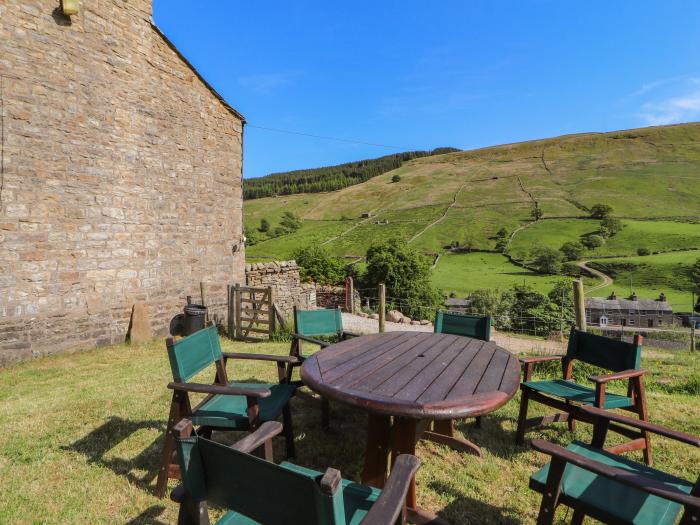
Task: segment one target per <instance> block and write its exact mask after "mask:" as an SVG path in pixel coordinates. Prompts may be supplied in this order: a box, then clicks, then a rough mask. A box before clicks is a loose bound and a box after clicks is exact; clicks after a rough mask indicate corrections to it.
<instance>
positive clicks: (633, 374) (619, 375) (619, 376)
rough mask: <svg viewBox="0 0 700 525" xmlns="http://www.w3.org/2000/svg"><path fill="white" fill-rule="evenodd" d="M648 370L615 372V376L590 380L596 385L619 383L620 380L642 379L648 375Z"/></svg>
mask: <svg viewBox="0 0 700 525" xmlns="http://www.w3.org/2000/svg"><path fill="white" fill-rule="evenodd" d="M646 373H647V371H646V370H635V369H632V370H623V371H622V372H615V373H614V374H606V375H602V376H590V377H589V378H588V379H589V380H590V381H593V382H594V383H598V384H600V383H607V382H608V381H617V380H619V379H632V378H633V377H640V376H643V375H644V374H646Z"/></svg>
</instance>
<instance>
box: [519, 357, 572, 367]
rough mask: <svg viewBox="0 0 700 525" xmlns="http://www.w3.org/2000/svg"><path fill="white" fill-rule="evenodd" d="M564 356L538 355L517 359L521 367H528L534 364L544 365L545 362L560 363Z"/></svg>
mask: <svg viewBox="0 0 700 525" xmlns="http://www.w3.org/2000/svg"><path fill="white" fill-rule="evenodd" d="M565 357H566V356H564V355H538V356H533V357H521V358H519V359H518V361H520V364H521V365H530V364H533V365H534V364H536V363H544V362H545V361H561V360H562V359H564V358H565Z"/></svg>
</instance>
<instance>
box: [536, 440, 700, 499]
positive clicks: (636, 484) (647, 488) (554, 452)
mask: <svg viewBox="0 0 700 525" xmlns="http://www.w3.org/2000/svg"><path fill="white" fill-rule="evenodd" d="M532 448H534V449H535V450H538V451H539V452H542V453H544V454H547V455H549V456H552V457H553V458H558V459H560V460H562V461H565V462H566V463H569V464H571V465H576V466H577V467H579V468H582V469H585V470H588V471H589V472H593V473H594V474H598V475H599V476H603V477H606V478H608V479H611V480H614V481H617V482H618V483H622V484H623V485H627V486H628V487H632V488H635V489H637V490H640V491H642V492H646V493H647V494H653V495H654V496H658V497H660V498H664V499H667V500H671V501H675V502H676V503H680V504H681V505H687V506H688V507H690V508H693V509H697V510H700V497H698V496H691V495H690V494H687V493H686V492H683V491H682V490H680V489H677V488H675V487H673V486H671V485H665V484H663V483H661V482H659V481H656V480H654V479H652V478H649V477H647V476H643V475H641V474H632V473H631V472H630V471H628V470H623V469H621V468H618V467H612V466H610V465H606V464H604V463H600V462H598V461H594V460H592V459H588V458H586V457H584V456H581V455H580V454H576V453H575V452H572V451H570V450H567V449H565V448H563V447H560V446H559V445H555V444H554V443H549V442H548V441H544V440H541V439H534V440H532Z"/></svg>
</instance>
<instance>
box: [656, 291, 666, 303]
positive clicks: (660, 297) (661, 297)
mask: <svg viewBox="0 0 700 525" xmlns="http://www.w3.org/2000/svg"><path fill="white" fill-rule="evenodd" d="M657 301H659V302H660V303H665V302H666V294H665V293H663V292H661V293H660V294H659V298H658V299H657Z"/></svg>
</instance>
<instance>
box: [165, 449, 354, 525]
mask: <svg viewBox="0 0 700 525" xmlns="http://www.w3.org/2000/svg"><path fill="white" fill-rule="evenodd" d="M176 441H177V456H178V461H179V462H180V471H181V473H182V482H183V484H184V487H185V491H186V492H187V494H188V496H189V497H190V498H192V499H193V500H195V501H207V502H209V503H213V504H215V505H217V506H220V507H223V508H226V509H229V510H232V511H235V512H237V513H240V514H243V515H244V516H247V517H249V518H251V519H253V520H255V521H256V522H259V523H265V524H266V525H345V513H344V509H343V506H344V505H343V491H342V489H341V488H340V487H338V490H335V492H334V493H333V494H326V493H324V492H323V491H322V490H321V487H320V485H319V481H320V480H318V479H315V478H313V477H310V476H305V475H304V474H302V473H299V472H294V471H292V470H288V469H286V468H284V467H281V466H279V465H275V464H274V463H272V462H268V461H265V460H263V459H261V458H258V457H255V456H252V455H250V454H246V453H244V452H240V451H238V450H235V449H233V448H231V447H228V446H226V445H223V444H220V443H216V442H214V441H210V440H208V439H205V438H202V437H197V436H194V437H189V438H176Z"/></svg>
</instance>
